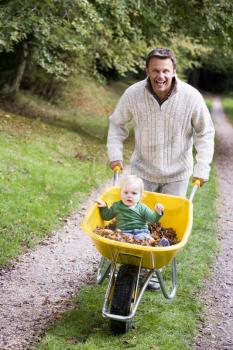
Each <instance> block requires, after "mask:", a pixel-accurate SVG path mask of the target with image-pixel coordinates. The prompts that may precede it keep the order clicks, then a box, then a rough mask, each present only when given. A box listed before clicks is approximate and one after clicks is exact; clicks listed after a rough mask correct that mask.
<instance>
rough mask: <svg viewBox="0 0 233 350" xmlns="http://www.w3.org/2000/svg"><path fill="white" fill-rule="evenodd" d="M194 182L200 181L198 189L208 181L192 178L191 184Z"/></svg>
mask: <svg viewBox="0 0 233 350" xmlns="http://www.w3.org/2000/svg"><path fill="white" fill-rule="evenodd" d="M196 180H199V181H200V187H202V186H203V185H204V184H205V183H206V182H207V181H208V180H205V179H201V178H200V177H193V179H192V183H194V182H195V181H196Z"/></svg>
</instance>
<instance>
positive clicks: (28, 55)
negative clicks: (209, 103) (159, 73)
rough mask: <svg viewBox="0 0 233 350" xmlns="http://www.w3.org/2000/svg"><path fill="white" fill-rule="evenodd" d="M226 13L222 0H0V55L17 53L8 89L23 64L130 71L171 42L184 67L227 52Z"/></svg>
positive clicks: (231, 6)
mask: <svg viewBox="0 0 233 350" xmlns="http://www.w3.org/2000/svg"><path fill="white" fill-rule="evenodd" d="M232 13H233V2H232V1H225V0H216V1H215V2H214V3H213V1H212V0H189V1H186V0H173V1H168V0H40V1H37V0H30V1H23V0H8V1H1V3H0V56H1V55H3V56H4V55H8V54H10V53H12V54H13V55H15V56H17V59H15V60H13V61H14V62H15V66H14V69H12V75H13V77H12V79H8V85H10V86H11V89H12V90H17V88H18V87H19V86H20V82H21V80H22V78H23V76H24V71H25V69H26V71H27V70H28V69H30V72H32V74H31V76H33V75H35V76H36V72H37V71H38V70H39V71H42V72H43V74H44V75H45V76H47V77H53V78H55V79H58V80H62V79H66V77H68V76H69V75H70V74H71V73H72V71H74V70H76V71H79V72H82V73H86V74H89V75H92V76H96V75H98V74H99V73H103V74H106V72H109V71H110V72H112V71H115V72H116V73H117V74H119V75H124V74H126V73H127V72H136V71H138V70H139V69H142V68H144V59H145V55H146V53H147V52H148V50H150V49H152V48H153V47H155V46H156V47H158V46H169V47H171V48H173V49H174V50H175V52H176V54H177V55H178V58H179V62H181V63H180V64H179V67H181V68H182V71H184V66H185V65H188V66H189V67H191V66H192V65H197V64H198V62H200V57H201V56H202V55H203V54H205V55H206V54H207V53H208V54H209V53H210V52H213V53H214V52H215V50H216V47H217V48H218V50H222V51H223V52H224V53H225V55H226V56H227V57H229V56H230V55H231V53H232V39H231V38H232V37H233V35H232V34H233V20H232ZM34 80H36V79H34Z"/></svg>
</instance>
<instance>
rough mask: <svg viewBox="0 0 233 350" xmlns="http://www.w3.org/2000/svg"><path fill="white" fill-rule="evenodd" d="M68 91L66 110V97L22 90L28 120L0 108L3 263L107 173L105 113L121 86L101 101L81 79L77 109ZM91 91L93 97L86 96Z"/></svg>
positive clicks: (19, 103) (20, 102) (58, 221)
mask: <svg viewBox="0 0 233 350" xmlns="http://www.w3.org/2000/svg"><path fill="white" fill-rule="evenodd" d="M85 84H86V85H87V86H86V85H85ZM72 88H73V90H72V92H71V93H70V96H71V100H72V101H73V102H72V103H70V105H69V108H66V109H65V102H63V103H64V106H62V105H61V103H60V105H57V106H54V105H53V104H51V103H49V102H47V103H46V102H45V101H43V100H41V99H39V98H36V97H35V96H33V95H31V94H29V93H23V94H22V93H21V94H19V95H18V96H17V99H16V101H15V102H14V103H15V104H16V107H14V108H16V109H18V110H20V111H21V112H22V113H23V114H24V115H27V116H28V117H30V118H25V117H22V116H19V115H17V114H15V113H13V112H12V111H11V112H6V111H5V110H0V180H1V181H0V214H1V222H0V265H5V264H8V263H10V261H11V260H12V259H13V258H16V257H17V256H18V255H19V254H21V253H23V252H25V251H26V250H27V249H29V248H32V247H33V246H34V245H35V244H37V243H38V242H39V241H40V240H42V239H43V238H45V237H46V236H48V235H50V234H51V232H52V230H54V229H56V228H58V227H59V226H60V225H62V224H63V220H64V219H65V218H66V217H67V215H69V214H70V213H71V212H72V211H73V210H77V209H78V207H79V204H80V203H81V202H82V201H83V200H84V199H85V198H87V197H88V194H89V192H90V191H91V190H92V189H93V188H94V187H98V186H100V185H101V184H102V183H103V182H104V181H106V179H107V178H110V176H111V175H112V174H111V171H110V170H109V166H108V160H107V155H106V146H105V144H106V134H107V125H108V118H107V116H108V115H109V114H110V112H111V110H112V109H113V108H114V106H115V103H116V100H117V98H119V92H118V90H119V87H118V86H117V87H116V89H117V92H116V91H114V87H113V86H112V87H111V89H108V88H107V87H102V89H101V90H100V94H101V96H102V95H103V96H102V97H101V99H102V102H101V103H98V95H97V90H98V88H99V86H95V84H94V83H91V84H90V83H89V82H84V81H82V86H81V87H80V86H79V90H78V91H81V92H82V94H83V95H82V96H83V101H84V102H83V107H82V106H81V105H80V106H79V108H78V106H76V107H75V106H74V102H75V96H76V94H77V87H76V90H75V89H74V87H72ZM89 90H92V91H93V92H94V95H93V97H92V98H91V96H89V95H88V97H86V94H87V91H89ZM104 96H106V98H105V99H104ZM86 99H87V100H88V101H89V102H90V104H92V105H93V106H94V105H95V106H96V108H95V113H96V115H95V116H96V117H91V115H90V111H89V112H88V111H87V108H86ZM80 101H81V98H80ZM79 104H81V102H79ZM8 107H9V106H8ZM75 108H76V109H75ZM88 108H90V106H89V107H88ZM93 108H94V107H93ZM11 109H13V108H11ZM75 111H76V112H75ZM88 113H89V114H88ZM129 143H130V140H129Z"/></svg>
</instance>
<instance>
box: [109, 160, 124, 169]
mask: <svg viewBox="0 0 233 350" xmlns="http://www.w3.org/2000/svg"><path fill="white" fill-rule="evenodd" d="M116 166H119V168H120V169H121V171H122V170H123V162H122V160H114V161H113V162H110V167H111V169H112V170H114V168H115V167H116Z"/></svg>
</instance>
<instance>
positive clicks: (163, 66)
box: [146, 57, 176, 99]
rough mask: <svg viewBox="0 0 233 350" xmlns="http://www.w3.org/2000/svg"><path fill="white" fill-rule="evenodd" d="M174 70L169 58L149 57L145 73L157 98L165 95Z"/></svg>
mask: <svg viewBox="0 0 233 350" xmlns="http://www.w3.org/2000/svg"><path fill="white" fill-rule="evenodd" d="M175 72H176V71H175V69H174V67H173V63H172V61H171V60H170V58H165V59H160V58H157V57H152V58H151V59H150V61H149V65H148V68H147V69H146V74H147V76H148V77H149V79H150V82H151V86H152V89H153V90H154V92H155V93H156V95H157V96H158V97H159V98H161V99H162V98H164V97H166V96H167V94H168V92H169V90H170V88H171V85H172V78H173V77H174V75H175Z"/></svg>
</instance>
